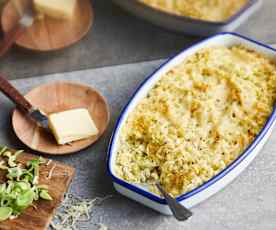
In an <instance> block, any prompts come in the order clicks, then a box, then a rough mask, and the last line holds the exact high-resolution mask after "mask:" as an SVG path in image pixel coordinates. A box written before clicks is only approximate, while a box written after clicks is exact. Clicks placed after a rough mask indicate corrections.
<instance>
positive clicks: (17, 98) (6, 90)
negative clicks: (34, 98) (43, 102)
mask: <svg viewBox="0 0 276 230" xmlns="http://www.w3.org/2000/svg"><path fill="white" fill-rule="evenodd" d="M0 91H2V92H3V94H4V95H6V96H7V97H8V98H9V99H10V100H11V101H13V102H14V103H15V104H16V105H17V107H18V109H20V110H21V111H22V112H23V113H25V114H26V116H28V117H30V118H31V119H32V120H33V121H35V122H36V123H37V124H38V125H39V126H40V127H42V128H44V129H46V130H47V131H49V130H50V129H49V122H48V117H47V115H45V114H43V113H42V112H41V111H40V110H39V109H38V108H35V107H34V106H32V105H31V103H30V102H29V101H28V100H27V99H26V98H25V97H24V96H23V95H22V94H21V93H20V92H19V91H18V90H17V89H16V88H15V87H14V86H12V85H11V83H10V82H9V81H8V80H7V79H6V78H5V77H4V76H3V75H2V74H0Z"/></svg>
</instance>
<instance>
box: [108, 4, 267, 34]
mask: <svg viewBox="0 0 276 230" xmlns="http://www.w3.org/2000/svg"><path fill="white" fill-rule="evenodd" d="M113 2H114V3H116V4H118V5H119V6H120V7H122V8H124V9H125V10H127V11H129V12H130V13H132V14H134V15H136V16H138V17H140V18H143V19H145V20H147V21H149V22H151V23H153V24H155V25H157V26H161V27H163V28H166V29H169V30H173V31H176V32H181V33H185V34H190V35H200V36H208V35H212V34H215V33H219V32H223V31H234V30H235V29H236V28H238V27H239V26H240V25H241V24H243V23H244V22H246V21H247V19H248V18H249V17H250V16H252V15H253V14H254V13H255V12H257V10H258V9H260V7H261V6H262V3H263V1H262V0H249V2H248V4H246V5H245V6H244V7H243V8H242V9H241V10H240V11H238V12H237V13H236V14H235V15H233V16H232V17H231V18H229V19H228V20H226V21H222V22H209V21H204V20H199V19H193V18H189V17H186V16H180V15H175V14H172V13H167V12H164V11H161V10H158V9H154V8H153V7H150V6H148V5H146V4H144V3H142V2H140V1H137V0H131V1H126V0H113Z"/></svg>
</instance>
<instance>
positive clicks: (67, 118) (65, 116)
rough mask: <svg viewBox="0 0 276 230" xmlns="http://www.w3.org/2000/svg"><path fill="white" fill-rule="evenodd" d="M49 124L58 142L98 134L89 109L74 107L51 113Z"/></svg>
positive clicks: (61, 143) (66, 141)
mask: <svg viewBox="0 0 276 230" xmlns="http://www.w3.org/2000/svg"><path fill="white" fill-rule="evenodd" d="M49 126H50V129H51V130H52V132H53V134H54V136H55V138H56V140H57V142H58V144H60V145H63V144H66V143H70V142H73V141H77V140H81V139H85V138H88V137H91V136H94V135H97V134H98V132H99V131H98V129H97V127H96V125H95V123H94V121H93V119H92V118H91V116H90V114H89V112H88V110H87V109H72V110H67V111H64V112H60V113H53V114H51V115H49Z"/></svg>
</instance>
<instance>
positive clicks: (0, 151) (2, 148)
mask: <svg viewBox="0 0 276 230" xmlns="http://www.w3.org/2000/svg"><path fill="white" fill-rule="evenodd" d="M7 149H8V148H7V147H6V146H4V147H1V150H0V156H1V155H2V154H3V153H4V152H6V150H7Z"/></svg>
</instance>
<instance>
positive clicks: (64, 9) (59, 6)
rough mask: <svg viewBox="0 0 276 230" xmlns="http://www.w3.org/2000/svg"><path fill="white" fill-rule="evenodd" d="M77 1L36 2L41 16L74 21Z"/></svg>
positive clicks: (51, 0) (37, 0)
mask: <svg viewBox="0 0 276 230" xmlns="http://www.w3.org/2000/svg"><path fill="white" fill-rule="evenodd" d="M76 3H77V0H34V7H35V9H36V10H37V11H38V13H39V14H44V15H47V16H49V17H52V18H56V19H72V18H73V16H74V11H75V7H76Z"/></svg>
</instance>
